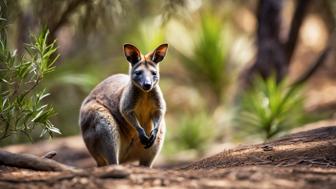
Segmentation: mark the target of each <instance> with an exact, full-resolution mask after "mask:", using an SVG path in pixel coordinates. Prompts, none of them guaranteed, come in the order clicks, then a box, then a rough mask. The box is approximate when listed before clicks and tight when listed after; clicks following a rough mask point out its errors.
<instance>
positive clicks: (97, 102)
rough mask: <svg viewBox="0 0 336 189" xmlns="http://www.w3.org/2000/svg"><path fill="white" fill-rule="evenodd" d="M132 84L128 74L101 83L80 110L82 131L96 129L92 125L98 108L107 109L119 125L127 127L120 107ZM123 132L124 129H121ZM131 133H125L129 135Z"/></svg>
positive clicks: (117, 75)
mask: <svg viewBox="0 0 336 189" xmlns="http://www.w3.org/2000/svg"><path fill="white" fill-rule="evenodd" d="M129 82H130V79H129V76H128V75H126V74H116V75H112V76H110V77H108V78H106V79H105V80H103V81H102V82H101V83H99V84H98V85H97V86H96V87H95V88H94V89H93V90H92V91H91V92H90V94H89V95H88V96H87V97H86V98H85V100H84V101H83V103H82V106H81V109H80V119H79V124H80V127H81V129H82V131H84V130H86V129H87V127H94V126H95V125H94V124H92V121H94V116H95V112H96V108H100V107H101V106H103V107H105V108H106V109H107V110H108V111H109V113H110V114H111V115H112V116H113V117H114V119H115V121H116V122H117V124H118V125H123V126H124V127H127V125H128V123H127V121H126V120H125V119H124V118H123V116H122V114H121V112H120V110H119V107H120V99H121V95H122V93H123V91H124V89H125V88H126V87H127V84H128V83H129ZM120 129H121V130H123V129H122V128H120ZM128 134H129V133H125V135H128Z"/></svg>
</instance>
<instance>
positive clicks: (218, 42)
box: [173, 11, 232, 104]
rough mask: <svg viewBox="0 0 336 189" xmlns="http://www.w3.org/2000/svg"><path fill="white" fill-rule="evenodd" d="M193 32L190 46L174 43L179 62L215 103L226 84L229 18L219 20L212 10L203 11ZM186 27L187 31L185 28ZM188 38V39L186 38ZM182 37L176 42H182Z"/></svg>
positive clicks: (218, 101) (227, 80)
mask: <svg viewBox="0 0 336 189" xmlns="http://www.w3.org/2000/svg"><path fill="white" fill-rule="evenodd" d="M195 30H197V32H196V33H195V35H192V32H191V31H189V32H190V33H191V34H190V35H191V36H192V37H191V41H192V42H193V44H192V45H190V49H188V50H187V49H180V48H179V47H178V46H179V45H180V44H173V45H175V46H176V50H177V53H178V54H179V57H180V59H181V63H182V64H183V66H184V67H185V68H186V70H187V71H188V72H189V74H190V75H191V77H192V78H193V81H194V82H195V83H196V84H197V86H199V87H200V86H201V87H202V90H203V91H204V88H205V89H206V90H207V91H209V92H210V93H209V94H211V95H212V96H213V97H214V99H215V102H214V103H215V104H217V103H220V102H221V100H222V94H223V91H225V89H226V87H227V86H228V84H229V80H230V77H231V76H232V75H231V74H230V73H232V70H231V71H229V69H228V66H229V56H228V55H229V51H230V46H231V38H230V36H231V35H230V34H229V32H230V28H229V22H221V21H220V19H219V18H218V17H217V16H216V15H215V14H213V13H211V12H210V11H209V12H204V13H202V15H201V20H200V25H199V26H198V27H197V29H195ZM186 31H188V30H187V29H186ZM186 41H188V40H186ZM182 42H183V41H181V42H179V43H182Z"/></svg>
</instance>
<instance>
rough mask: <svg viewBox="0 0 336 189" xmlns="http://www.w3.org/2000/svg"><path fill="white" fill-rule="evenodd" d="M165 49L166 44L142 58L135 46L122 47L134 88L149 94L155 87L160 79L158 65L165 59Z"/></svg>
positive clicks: (166, 47) (126, 45)
mask: <svg viewBox="0 0 336 189" xmlns="http://www.w3.org/2000/svg"><path fill="white" fill-rule="evenodd" d="M167 49H168V44H162V45H160V46H159V47H157V48H156V49H155V50H154V51H153V52H151V53H148V54H147V55H145V56H144V55H142V54H141V53H140V51H139V50H138V49H137V48H136V47H135V46H133V45H131V44H125V45H124V53H125V56H126V59H127V60H128V62H129V63H130V64H131V68H130V76H131V80H132V83H133V84H134V85H135V86H137V87H138V88H140V89H141V90H143V91H145V92H149V91H151V90H152V89H153V88H154V87H155V86H156V85H157V83H158V81H159V79H160V76H159V67H158V63H159V62H161V61H162V60H163V58H164V57H165V55H166V52H167Z"/></svg>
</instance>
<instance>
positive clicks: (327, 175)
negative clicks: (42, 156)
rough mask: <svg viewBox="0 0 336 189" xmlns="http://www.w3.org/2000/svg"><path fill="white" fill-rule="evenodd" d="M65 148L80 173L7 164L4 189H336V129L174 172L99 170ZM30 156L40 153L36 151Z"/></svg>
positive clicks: (1, 171)
mask: <svg viewBox="0 0 336 189" xmlns="http://www.w3.org/2000/svg"><path fill="white" fill-rule="evenodd" d="M70 141H71V140H70ZM69 145H70V144H69ZM73 145H76V144H73ZM14 149H16V151H17V152H25V150H24V149H26V148H24V147H21V149H19V147H17V146H16V147H15V148H13V147H9V148H7V150H10V151H15V150H14ZM31 149H33V148H31ZM64 149H67V150H68V151H67V153H66V155H65V156H64V155H63V156H62V158H63V159H58V161H60V162H63V163H66V164H68V165H82V166H81V167H82V168H80V169H78V170H76V171H63V172H41V171H33V170H25V169H18V168H13V167H5V166H3V165H2V166H0V188H1V189H2V188H4V189H7V188H8V189H11V188H20V189H21V188H32V189H35V188H40V189H43V188H48V189H50V188H57V189H61V188H73V189H76V188H88V189H91V188H100V189H104V188H258V189H263V188H286V189H287V188H288V189H292V188H293V189H294V188H295V189H297V188H305V189H310V188H330V189H331V188H335V186H336V126H329V127H322V128H317V129H314V130H309V131H303V132H299V133H294V134H291V135H288V136H285V137H282V138H280V139H277V140H273V141H269V142H266V143H263V144H259V145H246V146H242V147H238V148H235V149H230V150H224V151H223V152H221V153H219V154H217V155H215V156H212V157H209V158H205V159H202V160H199V161H196V162H193V163H190V164H187V165H184V166H182V167H175V168H170V169H163V168H154V169H148V168H143V167H138V166H134V165H123V166H108V167H102V168H95V167H92V165H93V162H92V160H91V158H89V157H88V155H87V153H86V152H85V151H83V149H80V148H78V149H77V148H76V147H74V148H73V149H72V148H70V147H69V146H67V144H63V146H62V147H61V148H60V151H61V152H62V153H64ZM71 149H72V150H71ZM81 150H82V151H81ZM29 153H34V150H31V151H30V152H29ZM56 160H57V158H56ZM70 160H71V161H70ZM77 161H78V162H77ZM76 162H77V163H76ZM79 162H80V163H79ZM83 162H84V163H83ZM85 167H87V168H85Z"/></svg>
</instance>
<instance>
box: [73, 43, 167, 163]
mask: <svg viewBox="0 0 336 189" xmlns="http://www.w3.org/2000/svg"><path fill="white" fill-rule="evenodd" d="M167 49H168V44H162V45H160V46H159V47H157V48H156V49H155V50H154V51H153V52H151V53H148V54H147V55H142V54H141V53H140V51H139V50H138V49H137V48H136V47H135V46H133V45H131V44H125V45H124V54H125V56H126V59H127V61H128V62H129V63H130V66H129V75H126V74H116V75H112V76H110V77H108V78H107V79H105V80H104V81H102V82H101V83H100V84H98V85H97V86H96V87H95V88H94V89H93V90H92V91H91V93H90V94H89V95H88V96H87V97H86V98H85V100H84V101H83V103H82V106H81V108H80V115H79V125H80V127H81V132H82V136H83V139H84V142H85V145H86V147H87V148H88V150H89V152H90V154H91V155H92V156H93V158H94V159H95V160H96V162H97V166H104V165H109V164H119V163H124V162H129V161H139V165H141V166H147V167H151V166H152V164H153V162H154V160H155V158H156V157H157V155H158V154H159V152H160V150H161V147H162V145H163V140H164V136H165V132H166V125H165V120H164V115H165V112H166V102H165V100H164V98H163V95H162V92H161V89H160V87H159V85H158V83H159V79H160V74H159V65H158V63H159V62H161V61H162V60H163V58H164V57H165V55H166V52H167Z"/></svg>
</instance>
